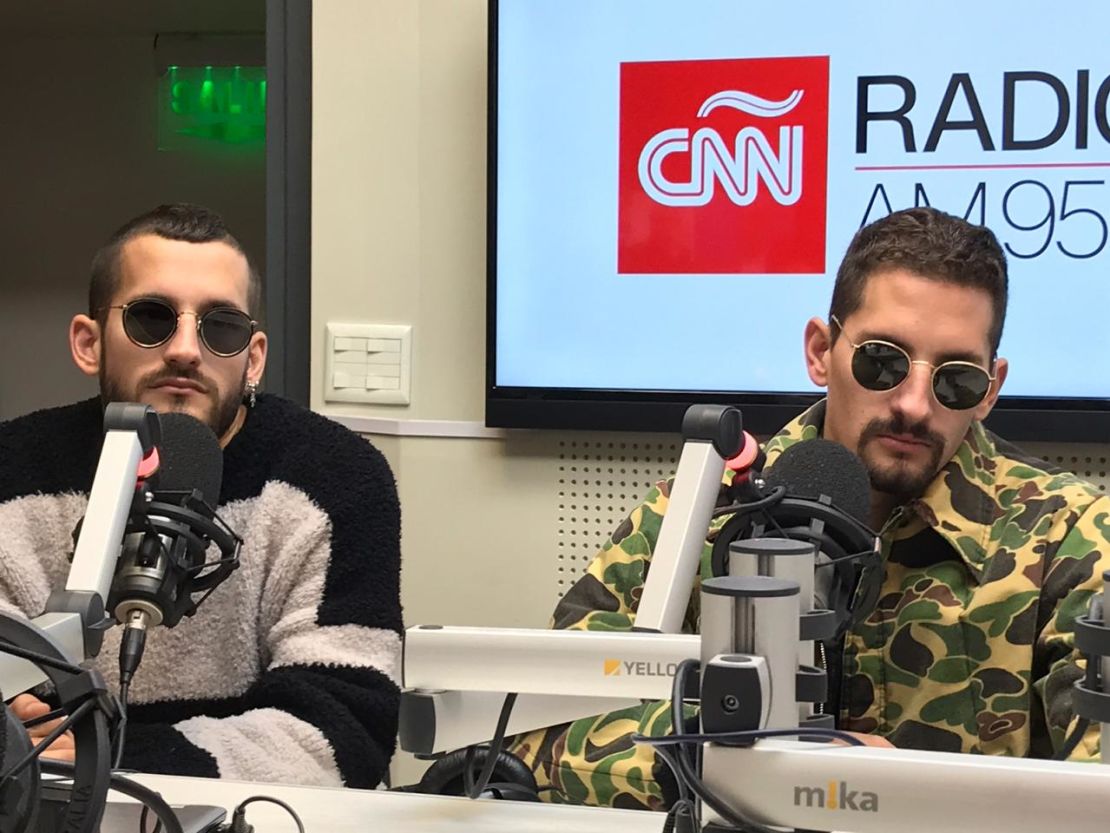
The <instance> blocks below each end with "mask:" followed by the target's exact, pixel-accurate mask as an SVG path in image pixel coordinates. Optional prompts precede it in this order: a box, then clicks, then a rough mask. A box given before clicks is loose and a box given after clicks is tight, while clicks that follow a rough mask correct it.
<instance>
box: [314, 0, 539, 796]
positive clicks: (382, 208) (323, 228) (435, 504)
mask: <svg viewBox="0 0 1110 833" xmlns="http://www.w3.org/2000/svg"><path fill="white" fill-rule="evenodd" d="M485 120H486V0H419V2H414V1H413V0H318V2H316V3H315V4H314V7H313V136H312V141H313V158H312V177H313V182H312V212H313V217H312V222H313V227H312V243H313V245H312V258H313V260H312V275H313V280H312V405H313V407H314V408H315V409H317V410H321V411H323V412H325V413H330V414H347V415H364V416H377V417H388V418H393V419H401V420H410V419H421V420H425V419H434V420H462V421H481V420H482V418H483V411H484V392H483V391H484V379H485V297H486V293H485V249H486V247H485V228H486V223H485V210H486V209H485V204H486V200H485V176H486V172H485V153H486V145H485V138H486V124H485ZM327 321H372V322H383V323H408V324H412V325H413V371H412V404H411V405H410V406H407V407H399V406H376V407H372V406H358V405H337V404H332V403H327V404H325V403H324V402H323V398H322V392H323V346H324V325H325V323H326V322H327ZM370 439H371V440H372V441H373V442H374V443H375V444H376V445H378V446H379V447H380V448H381V449H382V451H383V452H384V453H385V454H386V456H387V458H388V459H389V462H390V464H391V465H392V466H393V470H394V473H395V475H396V477H397V480H398V487H399V491H400V497H401V507H402V513H403V534H402V556H403V572H402V601H403V604H404V607H405V622H406V624H408V625H412V624H417V623H429V622H438V623H442V624H457V625H496V626H518V627H543V626H545V625H546V623H547V620H548V617H549V615H550V612H551V608H552V606H553V604H554V601H555V593H554V589H553V588H554V574H555V569H556V568H555V561H554V547H555V538H556V521H557V518H556V515H557V510H556V506H555V503H556V501H555V500H554V495H555V491H556V486H555V479H554V477H553V476H552V474H551V471H552V468H553V463H552V461H553V459H554V456H555V454H554V453H553V452H552V450H551V449H552V447H553V440H552V435H551V434H540V433H534V432H516V433H514V434H513V435H512V436H511V437H510V438H509V439H467V438H430V437H391V436H373V437H371V438H370ZM421 769H422V767H421V765H419V764H417V763H415V762H413V761H411V759H409V758H408V757H407V756H404V755H398V758H397V759H396V760H395V765H394V780H395V782H398V783H401V782H410V781H412V780H415V778H416V777H418V775H419V772H420V771H421Z"/></svg>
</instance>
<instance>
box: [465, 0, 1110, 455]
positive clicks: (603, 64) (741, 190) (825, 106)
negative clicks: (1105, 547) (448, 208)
mask: <svg viewBox="0 0 1110 833" xmlns="http://www.w3.org/2000/svg"><path fill="white" fill-rule="evenodd" d="M489 14H490V17H489V31H490V39H489V49H490V62H489V77H490V95H489V107H490V119H489V251H488V261H489V296H488V304H489V315H488V352H487V362H488V367H487V422H488V423H489V424H491V425H495V426H522V427H547V428H594V429H636V430H677V428H678V427H679V424H680V419H681V415H682V413H683V411H684V410H685V408H686V407H687V406H688V405H689V404H691V403H693V402H721V403H731V404H736V405H738V406H740V407H741V409H742V410H743V412H744V416H745V424H746V426H747V427H748V428H749V429H751V430H755V431H757V432H770V431H773V430H775V429H776V428H777V427H778V426H779V425H780V424H782V423H783V422H785V421H786V420H788V419H789V418H790V417H792V416H793V415H795V414H796V413H798V412H799V411H800V410H801V409H802V408H804V407H805V406H807V405H808V404H810V403H812V402H814V401H815V400H816V399H817V398H819V397H820V396H821V391H820V389H819V388H817V387H815V386H814V385H813V384H812V383H811V381H810V380H809V378H808V376H807V373H806V369H805V364H804V361H803V354H802V333H803V328H804V326H805V322H806V321H807V320H808V319H809V318H811V317H813V316H820V317H823V318H824V317H827V315H828V307H829V300H830V296H831V291H832V285H833V280H834V277H835V274H836V269H837V267H838V265H839V263H840V260H841V258H842V256H843V253H844V251H845V248H846V246H847V245H848V243H849V241H850V239H851V237H852V235H853V234H854V233H855V232H856V231H857V230H858V229H859V228H860V227H861V226H862V225H865V224H867V223H869V222H871V221H873V220H876V219H878V218H880V217H882V216H884V215H886V214H888V213H890V212H891V211H894V210H898V209H902V208H907V207H911V206H923V205H930V206H934V207H936V208H940V209H942V210H944V211H947V212H949V213H952V214H955V215H957V216H960V217H965V218H967V219H968V220H970V221H971V222H974V223H978V224H983V225H986V226H988V227H990V228H991V229H992V230H993V231H994V232H995V233H996V234H997V236H998V238H999V241H1000V242H1001V244H1002V245H1003V247H1004V248H1005V251H1006V254H1007V258H1008V263H1009V270H1010V304H1009V309H1008V314H1007V318H1006V326H1005V331H1004V335H1003V340H1002V344H1001V348H1000V355H1002V356H1005V357H1006V358H1007V359H1008V360H1009V362H1010V374H1009V377H1008V379H1007V380H1006V383H1005V387H1004V389H1003V394H1004V395H1003V398H1002V399H1001V401H1000V403H999V405H998V407H997V408H996V410H995V414H994V415H993V416H992V417H991V424H992V427H995V428H996V429H998V430H1000V431H1002V432H1003V433H1005V434H1006V435H1008V436H1010V437H1012V438H1014V439H1041V440H1047V439H1054V440H1102V439H1104V438H1106V437H1107V436H1108V435H1110V431H1108V430H1107V429H1108V428H1110V368H1108V367H1107V364H1108V361H1107V359H1108V356H1110V328H1108V327H1107V320H1108V301H1110V246H1108V233H1110V232H1108V222H1110V219H1108V218H1110V185H1108V179H1110V101H1108V100H1110V50H1108V49H1107V48H1106V35H1105V33H1106V32H1107V31H1110V5H1108V4H1106V3H1103V2H1094V0H1084V1H1083V2H1079V1H1078V0H1077V2H1072V3H1062V4H1056V5H1054V6H1052V7H1051V8H1050V7H1049V6H1046V5H1044V4H1043V3H1040V2H1032V0H1016V2H1015V0H1005V2H1003V0H979V1H978V2H973V3H969V2H966V0H964V1H963V2H955V0H938V2H934V3H912V4H911V3H828V2H821V1H820V0H798V2H795V3H789V4H775V3H749V2H738V0H684V2H681V3H676V2H673V0H492V2H491V3H490V10H489Z"/></svg>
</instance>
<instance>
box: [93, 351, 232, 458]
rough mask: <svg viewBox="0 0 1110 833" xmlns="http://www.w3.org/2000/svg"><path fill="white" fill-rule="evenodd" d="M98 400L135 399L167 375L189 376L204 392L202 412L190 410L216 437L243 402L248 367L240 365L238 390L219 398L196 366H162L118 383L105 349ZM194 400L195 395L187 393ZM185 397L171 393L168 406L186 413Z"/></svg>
mask: <svg viewBox="0 0 1110 833" xmlns="http://www.w3.org/2000/svg"><path fill="white" fill-rule="evenodd" d="M99 378H100V400H101V402H103V403H104V404H105V405H107V404H108V403H109V402H138V401H139V397H140V395H141V392H142V391H143V390H147V389H149V388H150V387H151V386H153V385H156V384H158V383H159V382H161V381H163V380H166V379H189V380H191V381H193V382H196V383H198V384H199V385H201V386H202V387H203V388H204V393H201V394H199V395H200V396H201V397H203V398H204V404H205V406H206V407H205V408H204V412H203V413H201V414H192V416H195V417H196V418H197V419H199V420H200V421H201V422H203V423H204V424H205V425H207V426H208V427H209V428H211V429H212V431H213V432H214V433H215V435H216V437H217V438H219V437H223V436H224V434H226V433H227V431H228V429H229V428H231V425H232V423H234V422H235V417H236V416H237V415H238V413H239V406H240V405H241V404H242V403H243V392H244V391H245V390H246V386H247V369H246V367H244V368H243V378H242V380H240V384H239V388H238V390H237V391H231V392H230V393H229V395H228V396H227V397H225V398H224V399H220V395H219V388H217V386H216V385H215V384H214V383H213V382H211V381H210V380H208V379H206V378H204V377H203V376H201V375H200V374H199V373H197V372H196V371H195V370H184V369H177V370H175V369H173V368H169V367H164V368H162V369H160V370H157V371H155V372H153V373H148V374H147V375H146V376H144V377H142V378H141V379H139V380H138V381H137V382H136V383H135V384H134V385H133V386H132V387H131V388H130V389H126V388H125V387H124V385H121V384H117V383H116V381H115V380H114V379H112V377H111V375H110V374H109V372H108V356H107V351H106V350H105V353H104V355H103V357H102V360H101V362H100V374H99ZM190 398H191V399H193V400H195V401H196V400H197V399H198V397H196V396H194V397H190ZM187 406H188V400H187V399H186V397H183V396H181V397H174V398H173V404H172V405H171V406H170V410H172V411H178V412H181V413H188V408H187Z"/></svg>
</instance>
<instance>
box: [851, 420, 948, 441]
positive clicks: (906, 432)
mask: <svg viewBox="0 0 1110 833" xmlns="http://www.w3.org/2000/svg"><path fill="white" fill-rule="evenodd" d="M884 434H894V435H901V436H910V437H913V438H914V439H915V440H919V441H921V442H923V443H928V444H929V445H931V446H933V447H934V448H943V447H944V437H942V436H941V435H940V434H938V433H937V432H935V431H930V430H929V425H928V423H925V422H917V423H913V424H910V423H909V422H907V421H906V420H905V419H904V418H903V417H895V418H893V419H873V420H871V421H870V422H869V423H867V426H866V427H865V428H864V429H863V433H862V434H861V435H860V441H861V442H860V444H861V445H862V444H863V443H864V442H866V441H867V440H873V439H875V438H876V437H880V436H882V435H884Z"/></svg>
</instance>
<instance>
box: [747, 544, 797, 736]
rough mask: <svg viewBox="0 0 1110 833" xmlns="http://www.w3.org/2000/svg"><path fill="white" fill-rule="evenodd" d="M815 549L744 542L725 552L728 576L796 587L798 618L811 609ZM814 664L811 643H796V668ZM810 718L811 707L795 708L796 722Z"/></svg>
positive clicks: (792, 545)
mask: <svg viewBox="0 0 1110 833" xmlns="http://www.w3.org/2000/svg"><path fill="white" fill-rule="evenodd" d="M816 563H817V547H816V545H815V544H812V543H810V542H808V541H795V540H793V539H791V538H747V539H744V540H740V541H733V542H732V543H731V544H730V545H729V548H728V572H729V575H733V576H770V577H772V578H781V579H786V580H787V581H794V582H797V583H798V587H799V593H798V609H799V615H801V614H803V613H809V611H811V610H813V607H814V595H813V593H814V567H815V565H816ZM814 662H815V659H814V652H813V640H808V639H807V640H804V641H802V640H799V641H798V665H813V664H814ZM811 714H813V704H812V703H799V704H798V720H799V721H803V720H805V719H806V718H807V717H809V716H810V715H811Z"/></svg>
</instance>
